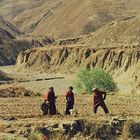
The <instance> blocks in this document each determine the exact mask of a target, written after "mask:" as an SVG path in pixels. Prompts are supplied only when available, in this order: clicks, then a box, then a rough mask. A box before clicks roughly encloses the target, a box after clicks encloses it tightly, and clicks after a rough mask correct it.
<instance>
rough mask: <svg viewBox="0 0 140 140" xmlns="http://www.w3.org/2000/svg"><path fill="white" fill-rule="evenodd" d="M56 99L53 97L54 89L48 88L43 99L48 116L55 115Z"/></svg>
mask: <svg viewBox="0 0 140 140" xmlns="http://www.w3.org/2000/svg"><path fill="white" fill-rule="evenodd" d="M56 99H57V97H56V96H55V93H54V88H53V87H50V88H49V91H48V93H47V94H46V95H45V97H44V100H45V102H46V103H47V104H48V109H49V114H50V115H55V114H56V106H55V101H56Z"/></svg>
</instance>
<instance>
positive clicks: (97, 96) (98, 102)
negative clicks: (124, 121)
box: [92, 88, 109, 114]
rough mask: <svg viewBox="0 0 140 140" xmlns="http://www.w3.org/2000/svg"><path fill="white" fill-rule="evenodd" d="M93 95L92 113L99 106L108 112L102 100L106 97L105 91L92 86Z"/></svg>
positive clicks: (95, 111)
mask: <svg viewBox="0 0 140 140" xmlns="http://www.w3.org/2000/svg"><path fill="white" fill-rule="evenodd" d="M92 91H93V95H94V113H95V114H96V113H97V109H98V107H99V106H101V107H102V108H103V110H104V112H105V113H106V114H108V113H109V111H108V108H107V106H106V104H105V102H104V100H105V99H106V92H102V91H99V90H98V89H97V88H93V89H92Z"/></svg>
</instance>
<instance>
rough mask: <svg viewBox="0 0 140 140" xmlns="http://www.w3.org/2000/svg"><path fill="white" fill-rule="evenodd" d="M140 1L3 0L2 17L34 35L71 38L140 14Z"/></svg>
mask: <svg viewBox="0 0 140 140" xmlns="http://www.w3.org/2000/svg"><path fill="white" fill-rule="evenodd" d="M139 5H140V1H139V0H123V1H122V0H100V1H99V0H59V1H58V0H47V1H46V0H20V1H19V0H1V1H0V16H2V17H4V18H6V19H7V20H9V21H11V22H12V23H13V24H14V25H15V26H16V27H18V28H19V29H20V30H21V31H23V32H25V33H26V34H29V35H30V36H46V35H47V36H48V35H49V36H53V37H55V38H70V37H75V36H79V35H82V34H87V33H90V32H94V31H96V30H98V29H100V28H101V27H103V26H104V25H106V24H108V23H110V22H113V21H116V20H123V19H129V18H132V17H134V16H139V15H140V8H139Z"/></svg>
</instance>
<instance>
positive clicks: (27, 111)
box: [0, 67, 140, 140]
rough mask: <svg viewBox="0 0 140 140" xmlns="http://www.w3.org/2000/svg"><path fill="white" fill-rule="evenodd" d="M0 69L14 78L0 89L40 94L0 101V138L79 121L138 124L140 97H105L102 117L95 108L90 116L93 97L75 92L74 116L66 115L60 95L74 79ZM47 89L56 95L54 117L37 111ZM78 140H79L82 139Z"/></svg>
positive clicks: (116, 95) (0, 99)
mask: <svg viewBox="0 0 140 140" xmlns="http://www.w3.org/2000/svg"><path fill="white" fill-rule="evenodd" d="M1 70H3V71H4V72H6V73H8V74H10V75H11V76H12V77H13V78H16V80H15V81H14V82H13V83H11V84H6V83H5V84H2V85H1V86H0V88H4V87H10V86H11V85H12V86H14V85H16V86H23V87H25V88H26V89H30V90H32V91H34V92H39V93H40V94H42V95H41V96H40V97H18V98H16V97H14V98H10V97H9V98H0V136H1V135H2V134H3V133H4V134H6V136H7V134H14V135H18V136H19V135H22V136H24V135H25V132H26V131H27V130H28V129H27V128H28V127H30V128H37V127H44V126H53V125H56V124H61V123H65V122H66V123H68V122H71V121H75V120H79V119H80V120H85V121H87V122H90V123H92V124H104V123H106V122H108V123H109V122H110V120H112V118H121V119H124V120H128V121H135V122H139V117H140V104H139V101H140V96H135V95H130V94H129V95H122V94H117V93H116V94H114V95H108V96H107V99H106V104H107V106H108V108H109V111H110V114H109V115H106V114H104V112H103V110H102V109H101V108H99V110H98V113H97V115H94V114H93V96H92V95H81V94H78V93H77V91H76V90H75V106H74V109H76V110H77V112H78V114H77V115H76V116H66V115H64V110H65V106H66V101H65V96H64V93H65V92H66V90H67V87H68V86H70V85H72V83H73V79H74V78H73V77H72V76H66V75H55V76H54V75H48V74H46V73H21V72H18V71H16V70H14V68H13V67H2V68H1ZM49 86H54V87H55V92H56V96H57V97H58V98H57V101H56V106H57V110H58V112H59V114H58V115H56V116H49V115H48V116H43V115H42V112H41V109H40V105H41V103H42V102H43V96H44V94H45V93H46V92H47V90H48V87H49ZM25 128H26V131H25ZM107 128H108V127H107ZM111 128H112V127H111ZM51 130H52V128H51ZM19 131H20V132H19ZM107 131H108V130H107ZM121 131H122V130H121ZM111 132H112V131H111ZM109 135H110V134H109ZM110 136H111V137H112V136H113V135H112V134H111V135H110ZM113 138H114V137H113ZM84 139H85V138H83V140H84ZM107 139H110V138H109V137H108V136H107ZM3 140H5V139H3ZM54 140H55V138H54ZM58 140H59V139H58ZM80 140H82V138H81V139H80ZM113 140H114V139H113Z"/></svg>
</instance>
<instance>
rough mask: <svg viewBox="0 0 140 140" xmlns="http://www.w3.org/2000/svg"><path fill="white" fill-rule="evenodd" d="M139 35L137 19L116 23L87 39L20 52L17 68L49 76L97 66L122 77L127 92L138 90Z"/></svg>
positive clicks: (70, 40)
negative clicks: (126, 85)
mask: <svg viewBox="0 0 140 140" xmlns="http://www.w3.org/2000/svg"><path fill="white" fill-rule="evenodd" d="M139 34H140V28H139V18H133V19H129V20H125V21H120V22H117V23H114V24H111V25H108V26H106V27H103V29H100V30H98V31H96V32H95V33H92V34H90V35H87V36H81V37H78V38H72V39H64V40H58V41H56V43H55V45H52V46H50V47H48V48H37V49H31V50H28V51H25V52H22V53H20V54H19V56H18V59H17V67H18V68H19V69H24V70H30V71H34V70H36V71H45V72H49V73H57V72H60V73H64V72H65V73H75V71H77V70H78V69H79V68H88V69H92V68H94V67H101V68H103V69H105V70H106V71H108V72H110V73H112V74H113V76H114V77H115V78H116V79H119V78H118V75H120V74H122V75H121V78H122V79H123V80H122V82H124V81H125V82H126V83H129V84H130V87H127V90H128V89H133V90H134V89H139V87H140V85H139V80H138V78H137V77H138V75H139V72H136V71H137V70H138V69H139V67H140V46H139V42H140V38H139ZM127 43H128V44H127ZM123 74H124V75H125V76H124V77H123ZM119 77H120V76H119ZM121 78H120V79H121ZM119 81H120V80H119ZM134 83H136V84H134ZM131 86H132V87H131Z"/></svg>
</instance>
